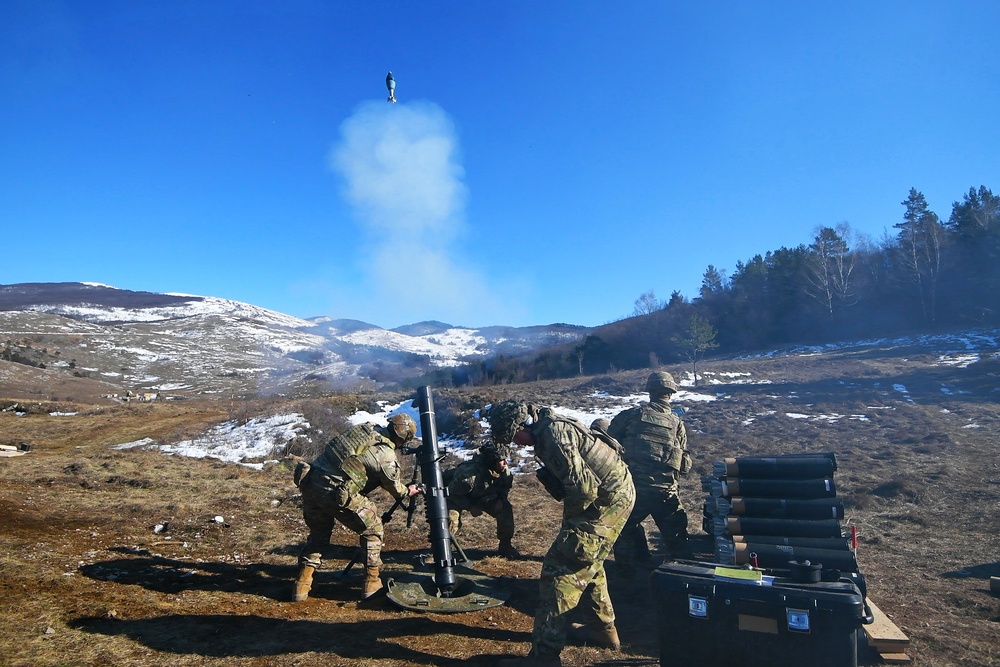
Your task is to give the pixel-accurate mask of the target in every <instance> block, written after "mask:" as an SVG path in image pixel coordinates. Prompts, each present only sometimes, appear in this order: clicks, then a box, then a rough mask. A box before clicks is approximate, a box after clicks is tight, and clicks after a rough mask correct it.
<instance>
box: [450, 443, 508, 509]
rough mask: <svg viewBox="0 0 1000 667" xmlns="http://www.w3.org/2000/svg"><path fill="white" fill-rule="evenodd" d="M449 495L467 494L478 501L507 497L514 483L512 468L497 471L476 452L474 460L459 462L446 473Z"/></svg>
mask: <svg viewBox="0 0 1000 667" xmlns="http://www.w3.org/2000/svg"><path fill="white" fill-rule="evenodd" d="M444 481H445V485H446V486H447V487H448V495H449V496H466V497H468V499H469V500H472V501H476V502H490V501H492V500H495V499H497V498H503V499H506V498H507V495H508V494H509V493H510V488H511V486H512V485H513V484H514V475H513V473H511V471H510V469H507V470H504V471H503V472H497V471H496V470H494V469H493V468H492V467H491V466H490V465H489V464H488V463H487V461H485V460H484V459H483V457H481V456H480V455H478V454H476V455H475V456H473V457H472V460H470V461H466V462H465V463H462V464H459V465H458V466H457V467H455V468H452V469H451V470H448V471H446V472H445V473H444Z"/></svg>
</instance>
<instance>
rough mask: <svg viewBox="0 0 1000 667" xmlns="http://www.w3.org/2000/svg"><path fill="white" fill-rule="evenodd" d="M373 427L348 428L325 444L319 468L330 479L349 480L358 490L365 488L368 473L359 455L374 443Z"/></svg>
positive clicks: (364, 425)
mask: <svg viewBox="0 0 1000 667" xmlns="http://www.w3.org/2000/svg"><path fill="white" fill-rule="evenodd" d="M374 434H375V427H374V426H373V425H372V424H361V425H359V426H355V427H354V428H349V429H347V430H346V431H344V432H343V433H341V434H340V435H338V436H337V437H335V438H333V439H332V440H330V442H328V443H327V445H326V448H325V449H324V450H323V455H322V456H321V457H320V467H321V468H323V469H324V470H326V471H327V472H328V473H329V474H330V475H331V476H332V477H334V478H337V479H341V480H343V481H347V480H350V481H352V482H354V484H356V485H357V487H358V489H363V488H365V485H366V484H367V483H368V472H367V471H366V470H365V465H364V463H362V462H361V455H362V454H364V452H365V450H367V449H368V448H369V447H370V446H371V445H372V443H373V442H374V441H375V440H374V439H373V437H372V436H373V435H374Z"/></svg>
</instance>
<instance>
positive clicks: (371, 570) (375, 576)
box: [361, 567, 382, 600]
mask: <svg viewBox="0 0 1000 667" xmlns="http://www.w3.org/2000/svg"><path fill="white" fill-rule="evenodd" d="M380 590H382V578H381V577H380V576H379V569H378V568H377V567H366V568H365V583H364V589H363V590H362V592H361V598H362V599H363V600H367V599H368V598H370V597H371V596H373V595H375V594H376V593H378V592H379V591H380Z"/></svg>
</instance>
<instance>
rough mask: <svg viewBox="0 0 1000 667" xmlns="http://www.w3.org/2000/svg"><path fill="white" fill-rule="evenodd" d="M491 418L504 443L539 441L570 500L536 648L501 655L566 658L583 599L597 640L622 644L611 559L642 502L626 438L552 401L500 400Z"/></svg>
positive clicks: (549, 570)
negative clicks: (623, 449)
mask: <svg viewBox="0 0 1000 667" xmlns="http://www.w3.org/2000/svg"><path fill="white" fill-rule="evenodd" d="M489 420H490V427H491V428H492V430H493V439H494V441H495V442H497V443H498V444H500V443H502V444H506V443H508V442H510V441H512V440H513V441H514V442H515V443H517V444H518V445H519V446H521V447H527V446H533V447H534V450H535V456H536V457H537V458H538V459H539V460H540V461H541V462H542V463H543V464H544V467H543V468H542V469H541V470H539V480H540V481H542V483H543V485H545V488H546V490H548V491H549V493H550V494H551V495H552V496H553V497H554V498H556V499H557V500H562V501H563V521H562V526H561V527H560V529H559V533H558V535H556V539H555V542H553V543H552V546H551V547H550V548H549V551H548V553H547V554H546V555H545V558H544V560H543V561H542V572H541V576H540V579H539V593H540V604H539V607H538V611H537V612H536V613H535V627H534V630H533V632H532V636H531V653H529V654H528V656H527V657H525V658H517V659H513V660H501V661H500V665H501V666H505V665H506V666H507V667H513V666H519V667H549V666H552V665H561V664H562V663H561V660H560V658H559V653H560V652H561V651H562V648H563V646H564V645H565V643H566V634H567V630H568V626H569V619H568V616H569V613H570V612H571V611H572V610H573V609H574V608H576V607H577V606H578V605H580V604H581V602H582V603H583V607H584V609H585V611H587V612H589V614H590V615H591V616H592V617H593V618H594V621H593V622H591V623H589V624H587V626H586V627H587V628H588V629H589V631H590V637H591V640H592V641H593V643H595V644H598V645H602V646H607V647H612V648H618V647H619V646H620V642H619V640H618V632H617V630H616V628H615V611H614V608H613V607H612V605H611V597H610V595H609V594H608V582H607V575H606V573H605V571H604V560H605V559H606V558H607V557H608V556H609V555H610V554H611V550H612V547H613V545H614V543H615V540H616V539H617V538H618V534H619V533H620V532H621V529H622V527H623V526H624V525H625V521H626V520H627V519H628V517H629V514H630V513H631V511H632V505H633V504H634V503H635V487H634V486H633V485H632V476H631V475H630V474H629V470H628V467H627V466H626V465H625V463H624V462H623V461H622V459H621V457H620V456H619V451H618V450H619V448H620V445H619V444H618V443H617V442H616V441H615V440H614V439H612V438H610V437H608V436H606V435H604V434H602V433H599V432H598V431H592V430H590V429H589V428H587V427H586V426H584V425H583V424H581V423H579V422H578V421H576V420H574V419H569V418H567V417H561V416H559V415H557V414H555V413H554V412H553V411H552V410H551V409H549V408H542V409H541V410H536V409H535V408H534V407H529V406H526V405H525V404H523V403H519V402H517V401H504V402H503V403H500V404H498V405H496V406H494V407H493V409H492V410H490V414H489Z"/></svg>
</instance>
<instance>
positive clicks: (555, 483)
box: [535, 466, 566, 502]
mask: <svg viewBox="0 0 1000 667" xmlns="http://www.w3.org/2000/svg"><path fill="white" fill-rule="evenodd" d="M535 476H536V477H538V481H539V482H541V483H542V486H544V487H545V490H546V491H548V493H549V495H550V496H552V497H553V498H555V499H556V500H558V501H560V502H562V500H563V499H564V498H565V497H566V489H565V488H564V487H563V484H562V482H560V481H559V479H558V478H556V476H555V475H553V474H552V471H551V470H549V469H548V468H546V467H545V466H542V467H541V468H539V469H538V472H536V473H535Z"/></svg>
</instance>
